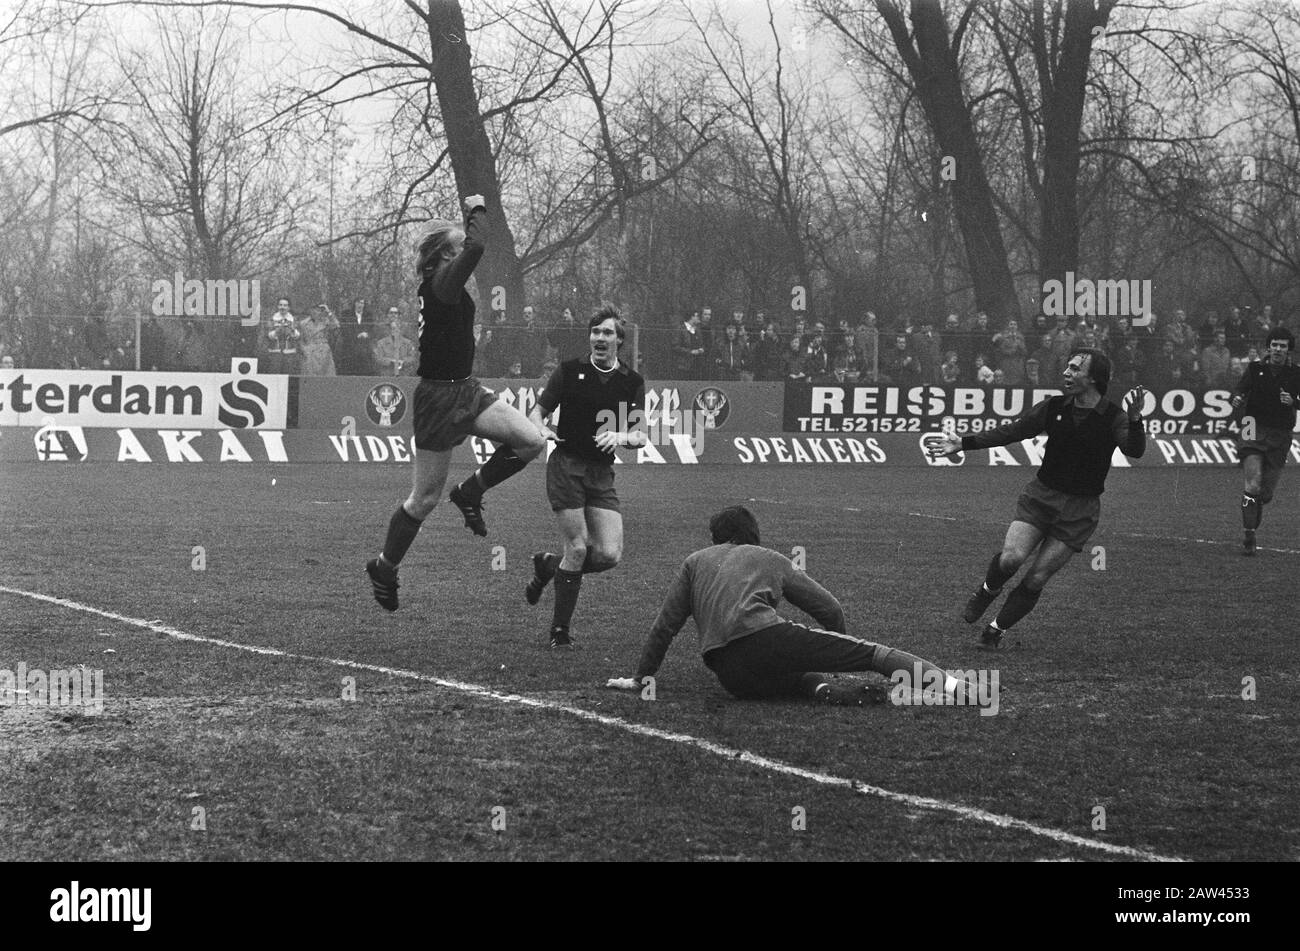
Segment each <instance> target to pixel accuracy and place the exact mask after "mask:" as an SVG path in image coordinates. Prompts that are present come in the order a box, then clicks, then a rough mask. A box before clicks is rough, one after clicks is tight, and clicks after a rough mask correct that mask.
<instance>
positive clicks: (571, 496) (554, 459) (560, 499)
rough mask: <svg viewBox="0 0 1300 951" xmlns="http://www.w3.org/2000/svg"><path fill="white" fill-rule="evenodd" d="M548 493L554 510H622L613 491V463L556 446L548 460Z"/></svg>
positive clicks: (616, 494)
mask: <svg viewBox="0 0 1300 951" xmlns="http://www.w3.org/2000/svg"><path fill="white" fill-rule="evenodd" d="M546 497H547V498H548V499H550V500H551V511H553V512H559V511H562V510H563V509H583V508H593V509H609V510H610V511H611V512H618V511H621V509H620V508H619V504H618V493H617V492H615V491H614V466H613V464H612V463H608V462H592V461H590V460H588V459H583V458H582V457H581V456H575V455H574V454H573V453H569V452H565V451H564V450H563V449H559V448H557V449H556V450H555V451H554V452H552V453H551V458H550V459H548V460H547V462H546Z"/></svg>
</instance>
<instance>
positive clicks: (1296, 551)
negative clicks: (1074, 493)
mask: <svg viewBox="0 0 1300 951" xmlns="http://www.w3.org/2000/svg"><path fill="white" fill-rule="evenodd" d="M907 514H908V515H914V516H916V517H917V518H933V519H939V520H940V521H944V522H979V523H980V524H983V525H1001V524H1002V523H1001V522H991V521H989V520H987V519H980V518H956V517H954V516H952V515H930V514H928V513H926V512H908V513H907ZM1106 534H1107V535H1119V536H1121V537H1123V538H1149V539H1151V540H1152V541H1160V542H1193V543H1195V544H1197V545H1227V546H1228V547H1229V548H1236V547H1237V546H1238V545H1239V544H1241V543H1240V542H1229V541H1224V540H1223V539H1222V538H1188V537H1187V536H1185V535H1152V534H1149V533H1146V532H1112V531H1110V530H1107V531H1106ZM1259 550H1260V551H1271V552H1275V553H1277V554H1279V555H1300V548H1265V547H1264V546H1263V545H1260V546H1259Z"/></svg>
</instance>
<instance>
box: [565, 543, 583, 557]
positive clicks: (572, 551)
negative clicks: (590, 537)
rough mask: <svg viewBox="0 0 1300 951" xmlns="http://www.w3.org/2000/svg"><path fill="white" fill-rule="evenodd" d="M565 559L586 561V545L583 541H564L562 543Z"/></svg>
mask: <svg viewBox="0 0 1300 951" xmlns="http://www.w3.org/2000/svg"><path fill="white" fill-rule="evenodd" d="M564 557H565V559H566V560H567V559H574V560H577V561H586V560H587V543H586V542H585V541H566V542H565V543H564Z"/></svg>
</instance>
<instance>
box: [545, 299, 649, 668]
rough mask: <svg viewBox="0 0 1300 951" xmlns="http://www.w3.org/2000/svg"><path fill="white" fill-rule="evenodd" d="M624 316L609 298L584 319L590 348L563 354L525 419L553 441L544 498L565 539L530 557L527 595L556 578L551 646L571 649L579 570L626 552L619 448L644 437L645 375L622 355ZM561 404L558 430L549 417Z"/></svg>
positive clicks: (589, 570) (600, 566)
mask: <svg viewBox="0 0 1300 951" xmlns="http://www.w3.org/2000/svg"><path fill="white" fill-rule="evenodd" d="M623 337H624V329H623V318H622V317H621V315H620V314H619V312H618V311H617V310H616V309H615V308H614V307H613V306H612V305H609V304H605V305H604V306H602V307H601V308H600V310H598V311H596V313H595V315H594V316H593V317H592V318H591V320H590V321H589V322H588V324H587V340H588V344H589V346H590V351H589V352H588V354H587V355H586V356H585V357H579V358H576V359H573V360H565V361H564V362H563V363H561V364H560V365H559V366H558V367H556V368H555V371H554V372H553V373H552V374H551V377H550V379H549V380H547V381H546V387H545V389H543V390H542V392H541V395H540V396H538V398H537V404H536V405H535V406H534V407H533V408H532V410H531V411H530V412H529V414H528V417H529V419H530V420H531V421H532V423H533V425H534V426H536V427H537V429H538V430H539V431H541V432H545V433H547V434H548V435H549V436H550V438H553V439H554V440H555V442H556V445H555V450H554V451H553V452H552V453H551V458H550V459H548V460H547V463H546V496H547V498H548V499H549V500H550V503H551V510H552V511H553V512H555V518H556V520H557V521H558V522H559V526H560V536H561V537H562V538H563V539H564V551H563V553H562V554H556V553H554V552H538V553H537V554H535V555H533V578H532V580H531V581H529V582H528V587H527V589H526V590H525V592H524V597H525V598H526V599H527V601H528V603H529V604H536V603H537V602H538V601H539V600H541V597H542V591H543V590H544V589H545V588H546V585H547V584H549V583H550V581H551V579H552V578H554V579H555V610H554V613H553V615H552V618H551V634H550V646H551V647H569V646H571V645H572V636H571V634H570V633H569V624H570V622H571V621H572V619H573V611H574V608H575V607H576V606H577V603H578V592H579V591H580V590H581V588H582V576H583V575H584V574H594V573H596V572H600V571H608V570H609V569H610V568H613V567H614V566H615V565H617V564H618V563H619V560H620V559H621V558H622V557H623V515H622V512H621V509H620V506H619V500H618V493H617V492H616V491H614V449H615V448H616V447H619V446H625V447H639V446H644V445H645V443H646V435H645V430H644V420H643V417H642V413H643V411H644V407H645V380H644V379H642V377H641V374H639V373H637V372H636V371H635V370H633V369H632V368H631V367H629V366H628V365H627V364H625V363H623V362H621V361H620V360H619V358H618V348H619V347H620V346H622V344H623ZM556 407H559V410H560V421H559V425H558V426H557V428H556V431H555V432H551V431H550V430H549V429H547V427H546V423H545V419H546V417H548V416H550V415H551V413H553V412H554V411H555V409H556Z"/></svg>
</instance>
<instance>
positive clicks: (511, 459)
mask: <svg viewBox="0 0 1300 951" xmlns="http://www.w3.org/2000/svg"><path fill="white" fill-rule="evenodd" d="M464 206H465V225H464V227H461V226H460V225H458V224H457V223H456V222H454V221H434V222H433V223H432V227H431V229H430V230H429V232H428V233H427V234H425V236H424V237H423V238H422V239H421V240H420V247H419V254H418V258H417V261H416V269H417V272H418V274H419V277H420V370H419V372H420V378H421V379H420V384H419V386H417V387H416V390H415V412H414V414H413V416H414V420H415V473H414V477H413V479H412V486H411V494H410V495H409V496H408V497H407V499H406V501H405V502H403V503H402V504H401V505H399V506H398V507H397V511H395V512H394V513H393V517H392V518H391V519H390V520H389V523H388V535H387V537H386V538H385V540H384V549H383V552H382V553H381V554H380V556H379V557H378V558H374V559H371V560H370V561H368V562H366V573H367V574H368V575H370V584H371V587H372V588H373V589H374V595H375V600H376V601H378V602H379V604H380V605H381V606H382V607H383V608H385V609H386V610H389V611H396V610H397V587H398V585H397V566H398V564H399V563H400V562H401V560H402V558H403V557H404V556H405V555H406V550H407V549H408V548H410V547H411V542H413V541H415V536H416V535H417V534H418V533H419V531H420V526H421V525H422V524H423V523H424V519H425V518H426V517H427V516H428V515H429V514H430V513H431V512H432V511H433V509H434V507H435V506H436V505H437V504H438V499H439V498H440V497H441V495H442V488H443V486H444V485H446V482H447V470H448V469H449V468H450V466H451V454H452V450H453V449H454V448H455V447H456V446H458V445H460V444H461V443H462V442H464V441H465V439H466V437H467V436H470V435H471V434H472V435H475V436H482V437H484V438H486V439H491V440H494V441H496V442H499V443H500V444H501V445H500V446H499V447H498V448H497V450H496V452H495V453H493V454H492V457H491V458H490V459H488V461H487V462H485V463H484V464H483V465H482V467H480V468H479V469H478V471H477V472H475V473H474V474H473V475H472V476H470V477H469V478H468V479H466V480H465V481H464V482H462V483H461V484H460V485H458V486H456V488H455V489H453V490H452V492H451V496H450V501H451V502H452V504H454V505H455V506H456V507H457V508H458V509H460V511H461V514H462V515H463V516H464V518H465V525H466V526H467V527H468V528H470V529H471V530H472V531H473V532H474V534H475V535H486V534H487V527H486V526H485V525H484V524H483V508H482V506H483V493H484V492H485V491H486V490H488V489H490V488H491V487H492V486H494V485H497V484H499V483H501V482H504V481H505V480H506V479H508V478H510V477H511V476H512V475H514V474H515V473H517V472H519V471H520V470H522V469H523V468H524V466H526V465H527V464H528V462H529V460H531V459H535V458H537V456H539V455H540V454H541V452H542V450H543V449H545V448H546V438H545V436H544V435H543V434H542V433H540V432H538V430H537V428H536V427H535V426H533V424H532V423H530V422H529V421H528V419H527V417H525V416H524V414H523V413H521V412H519V410H517V409H515V408H514V407H513V406H510V405H508V404H506V403H502V402H499V401H498V399H497V395H496V394H495V393H493V392H492V391H491V390H489V389H488V388H487V387H485V386H483V384H481V383H480V382H479V381H478V379H477V378H475V377H474V376H473V367H474V299H473V298H472V297H470V296H469V292H468V291H466V290H465V283H466V282H467V281H468V280H469V278H470V275H471V274H473V273H474V268H475V266H476V265H477V264H478V262H479V259H480V258H482V257H483V250H484V244H483V242H484V238H485V236H486V233H487V230H488V225H487V222H488V213H487V208H486V203H485V202H484V200H483V196H482V195H470V196H469V197H468V198H466V199H465V202H464Z"/></svg>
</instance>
